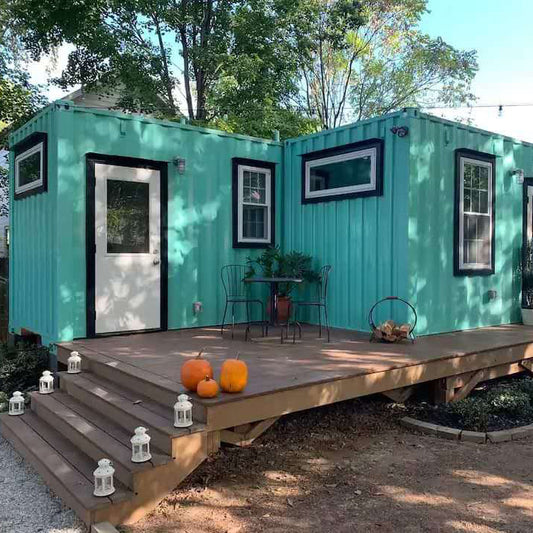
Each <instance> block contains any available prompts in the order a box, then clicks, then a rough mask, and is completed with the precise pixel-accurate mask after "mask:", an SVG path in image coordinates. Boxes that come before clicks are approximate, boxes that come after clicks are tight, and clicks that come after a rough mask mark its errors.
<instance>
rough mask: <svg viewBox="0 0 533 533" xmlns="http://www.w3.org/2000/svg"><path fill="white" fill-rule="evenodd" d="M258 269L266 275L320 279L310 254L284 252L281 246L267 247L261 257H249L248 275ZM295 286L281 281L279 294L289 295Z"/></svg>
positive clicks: (250, 275) (251, 275)
mask: <svg viewBox="0 0 533 533" xmlns="http://www.w3.org/2000/svg"><path fill="white" fill-rule="evenodd" d="M258 271H259V272H260V273H261V275H263V276H265V277H275V278H300V279H303V280H304V281H306V282H308V283H314V282H317V281H319V280H320V275H319V273H318V272H317V271H316V270H315V269H314V268H313V258H312V257H311V256H310V255H307V254H304V253H302V252H297V251H291V252H286V253H284V252H282V251H281V250H280V248H279V246H272V247H269V248H266V249H265V250H264V251H263V253H262V254H261V255H260V256H259V257H253V258H250V257H249V258H248V270H247V272H246V277H247V278H250V277H253V276H255V275H257V274H258ZM293 288H294V284H292V283H280V284H279V286H278V296H281V297H288V296H289V295H290V293H291V291H292V289H293Z"/></svg>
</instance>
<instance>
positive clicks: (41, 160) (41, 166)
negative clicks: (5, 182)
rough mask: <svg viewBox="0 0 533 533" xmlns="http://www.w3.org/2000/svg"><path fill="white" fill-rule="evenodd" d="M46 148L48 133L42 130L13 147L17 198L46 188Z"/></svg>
mask: <svg viewBox="0 0 533 533" xmlns="http://www.w3.org/2000/svg"><path fill="white" fill-rule="evenodd" d="M46 150H47V142H46V134H45V133H40V132H39V133H34V134H32V135H30V136H29V137H27V138H26V139H24V140H23V141H22V142H20V143H19V144H17V145H16V146H15V147H13V152H14V171H15V176H14V182H15V199H18V198H21V197H25V196H29V195H30V194H36V193H38V192H43V191H44V190H46V178H47V154H46Z"/></svg>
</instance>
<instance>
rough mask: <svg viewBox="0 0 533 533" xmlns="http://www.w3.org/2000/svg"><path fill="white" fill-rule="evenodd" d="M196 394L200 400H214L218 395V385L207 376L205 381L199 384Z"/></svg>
mask: <svg viewBox="0 0 533 533" xmlns="http://www.w3.org/2000/svg"><path fill="white" fill-rule="evenodd" d="M196 394H198V396H200V398H214V397H215V396H216V395H217V394H218V383H217V382H216V381H215V380H214V379H212V378H210V377H209V376H205V379H202V381H200V383H198V387H196Z"/></svg>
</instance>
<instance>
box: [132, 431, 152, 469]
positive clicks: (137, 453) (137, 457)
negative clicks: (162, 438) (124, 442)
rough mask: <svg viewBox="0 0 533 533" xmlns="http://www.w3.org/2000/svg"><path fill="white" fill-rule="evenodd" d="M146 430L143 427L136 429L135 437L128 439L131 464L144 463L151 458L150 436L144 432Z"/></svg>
mask: <svg viewBox="0 0 533 533" xmlns="http://www.w3.org/2000/svg"><path fill="white" fill-rule="evenodd" d="M147 431H148V430H147V429H146V428H143V427H138V428H137V429H136V430H135V435H133V437H132V438H131V439H130V441H131V461H132V462H133V463H144V462H146V461H149V460H150V459H151V458H152V454H151V453H150V435H148V434H147V433H146V432H147Z"/></svg>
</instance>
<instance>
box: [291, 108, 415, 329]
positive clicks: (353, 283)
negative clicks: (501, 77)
mask: <svg viewBox="0 0 533 533" xmlns="http://www.w3.org/2000/svg"><path fill="white" fill-rule="evenodd" d="M407 123H408V118H406V117H402V115H401V114H400V113H395V114H393V115H390V116H387V117H382V118H379V119H374V120H370V121H365V122H360V123H357V124H353V125H350V126H347V127H343V128H337V129H334V130H331V131H325V132H322V133H319V134H317V135H311V136H308V137H302V138H298V139H293V140H289V141H287V142H286V144H285V147H286V149H285V156H284V157H285V169H286V170H285V179H284V183H283V191H284V193H283V239H284V240H283V246H284V248H285V249H286V250H299V251H302V252H306V253H309V254H311V255H312V256H313V257H314V258H315V261H316V264H317V266H319V265H323V264H331V265H332V267H333V270H332V273H331V278H330V293H329V303H330V305H329V314H330V321H331V324H332V325H334V326H337V327H343V328H351V329H357V330H368V321H367V317H368V312H369V310H370V307H371V306H372V305H373V304H374V303H375V302H376V300H377V299H379V298H382V297H384V296H390V295H397V296H404V297H405V296H406V295H407V291H408V286H407V205H408V178H409V137H405V138H398V137H397V136H395V135H393V134H392V133H391V131H390V129H391V127H392V126H395V125H399V124H407ZM370 138H381V139H384V140H385V146H384V182H383V196H377V197H367V198H352V199H342V200H337V201H330V202H322V203H316V204H305V205H304V204H302V203H301V186H302V185H301V165H302V161H301V155H303V154H306V153H309V152H313V151H316V150H322V149H324V148H331V147H335V146H340V145H343V144H347V143H352V142H357V141H362V140H365V139H370ZM296 297H298V295H296ZM396 305H397V304H396ZM390 312H391V307H390V306H389V307H387V306H384V308H383V309H382V316H385V315H386V314H388V313H390ZM392 312H393V313H394V315H395V316H396V317H397V318H398V319H403V318H404V315H403V313H402V312H401V311H396V308H395V307H393V311H392ZM309 318H310V319H311V320H313V319H314V321H316V317H313V316H311V317H309ZM378 318H379V317H378Z"/></svg>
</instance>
